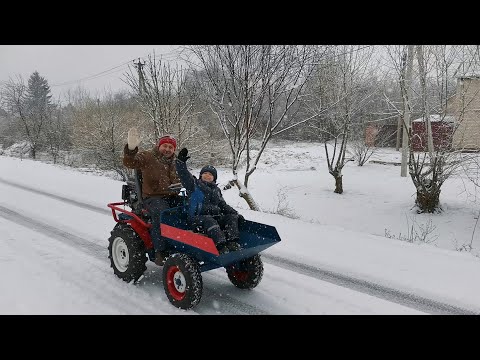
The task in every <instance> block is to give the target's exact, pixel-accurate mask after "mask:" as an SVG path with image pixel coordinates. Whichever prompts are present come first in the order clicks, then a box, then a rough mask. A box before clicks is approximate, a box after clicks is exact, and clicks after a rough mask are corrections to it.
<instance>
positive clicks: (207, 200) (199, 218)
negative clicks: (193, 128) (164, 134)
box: [175, 148, 244, 254]
mask: <svg viewBox="0 0 480 360" xmlns="http://www.w3.org/2000/svg"><path fill="white" fill-rule="evenodd" d="M189 158H190V156H188V150H187V149H186V148H183V149H182V150H180V153H179V154H178V156H177V159H176V161H175V163H176V166H177V173H178V176H179V177H180V179H181V180H182V185H183V186H184V187H185V188H186V189H187V191H189V192H190V193H192V192H193V191H194V190H195V188H198V189H199V190H200V191H201V192H202V193H203V195H204V197H203V202H202V205H201V207H200V210H199V211H198V213H196V214H194V216H193V219H192V221H193V224H192V225H193V227H196V226H201V227H202V228H203V229H204V232H205V233H206V234H207V235H208V236H209V237H211V238H212V240H213V241H214V243H215V245H216V246H217V249H218V251H219V253H220V254H225V253H228V252H229V251H235V250H241V248H242V247H241V245H240V244H239V241H240V233H239V229H238V221H239V220H240V221H243V220H244V218H243V216H242V215H240V214H239V213H238V211H236V210H235V209H234V208H232V207H231V206H230V205H228V204H227V203H226V202H225V199H224V198H223V196H222V192H221V190H220V188H219V187H218V185H217V183H216V181H217V169H215V167H213V166H212V165H206V166H204V167H203V168H202V169H201V170H200V177H199V179H197V178H195V177H194V176H193V175H192V174H191V173H190V171H188V169H187V165H186V161H187V160H188V159H189Z"/></svg>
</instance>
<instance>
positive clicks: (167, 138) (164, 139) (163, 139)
mask: <svg viewBox="0 0 480 360" xmlns="http://www.w3.org/2000/svg"><path fill="white" fill-rule="evenodd" d="M162 144H172V145H173V150H175V149H176V148H177V140H175V138H174V137H173V136H170V135H165V136H162V137H161V138H160V139H158V147H160V145H162Z"/></svg>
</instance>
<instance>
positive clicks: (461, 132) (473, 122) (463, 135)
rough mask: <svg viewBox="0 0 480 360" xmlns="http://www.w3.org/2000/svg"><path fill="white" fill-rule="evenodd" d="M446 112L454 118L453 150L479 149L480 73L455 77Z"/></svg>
mask: <svg viewBox="0 0 480 360" xmlns="http://www.w3.org/2000/svg"><path fill="white" fill-rule="evenodd" d="M446 114H448V115H451V116H453V117H454V118H455V121H456V123H455V126H456V127H457V128H456V130H455V132H454V134H453V138H452V148H453V149H454V150H459V149H465V150H480V75H465V76H461V77H459V78H457V89H456V93H455V95H453V96H452V97H451V98H449V99H448V101H447V109H446Z"/></svg>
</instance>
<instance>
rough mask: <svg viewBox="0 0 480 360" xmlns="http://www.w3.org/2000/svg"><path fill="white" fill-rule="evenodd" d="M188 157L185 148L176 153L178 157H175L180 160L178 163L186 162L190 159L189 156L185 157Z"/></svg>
mask: <svg viewBox="0 0 480 360" xmlns="http://www.w3.org/2000/svg"><path fill="white" fill-rule="evenodd" d="M187 155H188V150H187V148H183V149H182V150H180V152H179V153H178V156H177V159H178V160H180V161H183V162H185V161H187V160H188V159H190V156H187Z"/></svg>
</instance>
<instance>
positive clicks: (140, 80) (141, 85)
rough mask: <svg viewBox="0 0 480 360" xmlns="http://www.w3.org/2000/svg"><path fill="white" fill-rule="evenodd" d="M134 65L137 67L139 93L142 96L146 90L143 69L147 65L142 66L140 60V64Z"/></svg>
mask: <svg viewBox="0 0 480 360" xmlns="http://www.w3.org/2000/svg"><path fill="white" fill-rule="evenodd" d="M133 64H134V65H135V67H136V68H137V71H138V92H139V94H140V96H142V95H143V91H144V90H145V79H144V78H143V71H142V67H143V66H144V65H145V63H143V64H142V63H141V62H140V58H138V62H137V63H135V62H134V63H133Z"/></svg>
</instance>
